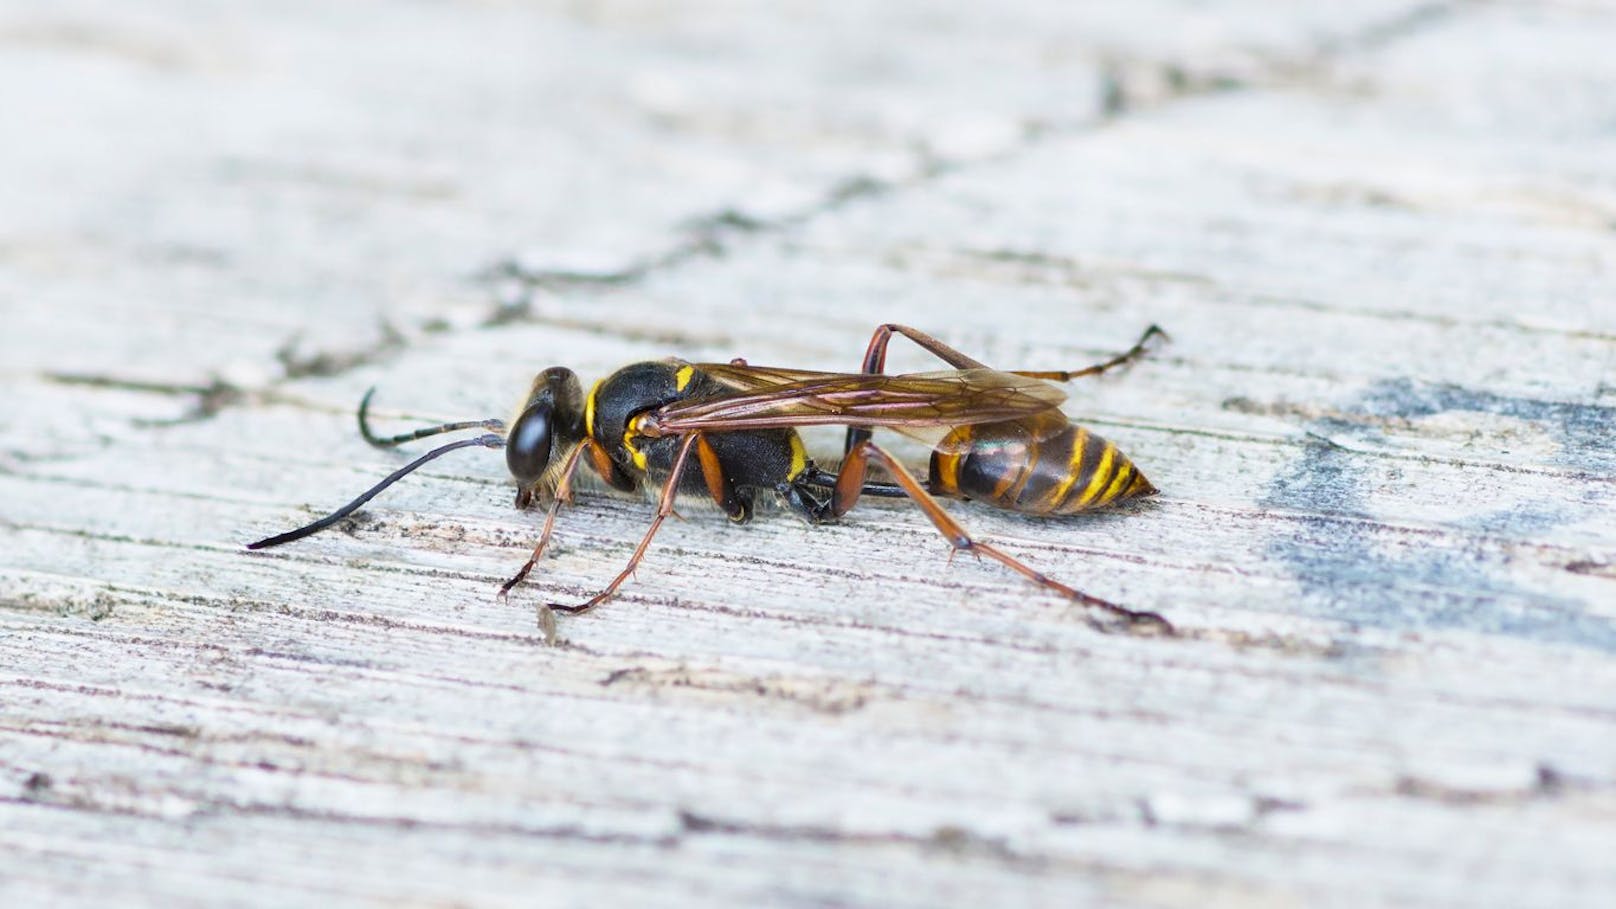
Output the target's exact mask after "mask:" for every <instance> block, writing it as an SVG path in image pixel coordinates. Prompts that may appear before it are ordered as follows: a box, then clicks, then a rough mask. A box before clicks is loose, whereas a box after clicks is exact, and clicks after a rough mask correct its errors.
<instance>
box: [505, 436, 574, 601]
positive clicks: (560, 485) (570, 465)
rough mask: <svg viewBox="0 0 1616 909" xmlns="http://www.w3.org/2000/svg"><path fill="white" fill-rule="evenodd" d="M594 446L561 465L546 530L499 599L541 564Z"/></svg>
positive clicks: (547, 515) (545, 524) (508, 593)
mask: <svg viewBox="0 0 1616 909" xmlns="http://www.w3.org/2000/svg"><path fill="white" fill-rule="evenodd" d="M594 444H597V443H596V442H594V441H593V440H589V441H586V442H585V443H584V444H582V445H579V446H578V447H577V448H574V449H573V450H572V454H570V455H568V456H567V460H566V462H565V463H563V464H562V465H561V479H560V480H558V481H557V482H556V489H555V499H554V501H552V502H551V503H550V511H549V513H548V514H546V515H545V516H544V529H543V530H541V531H539V542H538V543H537V544H536V545H534V547H533V554H532V555H530V556H528V557H527V562H525V563H524V564H523V565H522V570H521V571H518V572H517V573H516V574H515V575H514V576H512V577H511V579H510V580H508V581H506V582H505V583H503V584H501V585H499V594H498V596H499V597H501V598H504V597H506V596H509V595H510V592H511V588H513V587H515V586H516V585H517V584H520V583H522V581H524V580H526V579H527V576H528V572H531V571H532V570H533V566H534V565H537V564H538V563H539V557H540V556H542V555H544V547H546V546H548V545H550V534H551V532H552V531H554V530H555V520H556V513H557V512H559V511H561V505H562V503H563V502H570V501H572V476H573V474H575V473H577V472H578V466H579V465H581V464H582V463H583V462H584V457H583V455H584V449H586V448H588V447H589V446H590V445H594ZM523 492H527V490H523Z"/></svg>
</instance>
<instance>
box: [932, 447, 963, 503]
mask: <svg viewBox="0 0 1616 909" xmlns="http://www.w3.org/2000/svg"><path fill="white" fill-rule="evenodd" d="M959 468H960V456H959V455H957V454H953V453H945V452H938V453H937V474H938V476H937V481H938V484H939V487H940V489H941V491H942V492H945V493H948V494H949V495H958V494H959Z"/></svg>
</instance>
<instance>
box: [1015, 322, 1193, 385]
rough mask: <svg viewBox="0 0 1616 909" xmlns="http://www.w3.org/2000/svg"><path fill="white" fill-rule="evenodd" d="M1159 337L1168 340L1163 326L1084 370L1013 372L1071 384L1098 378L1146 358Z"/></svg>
mask: <svg viewBox="0 0 1616 909" xmlns="http://www.w3.org/2000/svg"><path fill="white" fill-rule="evenodd" d="M1158 337H1159V338H1166V337H1167V332H1165V331H1162V330H1161V326H1159V325H1152V326H1150V327H1149V328H1147V329H1145V333H1144V334H1142V335H1140V336H1139V340H1138V341H1135V342H1134V345H1133V346H1132V347H1130V348H1128V349H1127V350H1125V351H1123V352H1122V353H1119V354H1117V355H1116V356H1114V357H1112V358H1111V359H1109V360H1106V361H1105V362H1103V363H1096V364H1094V365H1093V366H1085V367H1083V368H1082V369H1070V370H1068V369H1054V370H1048V371H1039V370H1032V369H1013V370H1011V372H1013V373H1015V374H1016V375H1018V376H1026V377H1027V378H1029V379H1044V380H1046V381H1050V382H1070V381H1072V380H1073V379H1076V378H1080V377H1082V376H1097V375H1099V374H1100V373H1102V372H1105V371H1106V370H1108V369H1115V368H1117V367H1118V366H1121V365H1123V364H1124V363H1131V362H1132V361H1134V360H1137V359H1139V358H1140V357H1142V356H1144V355H1145V350H1146V347H1145V345H1147V344H1149V343H1150V339H1151V338H1158Z"/></svg>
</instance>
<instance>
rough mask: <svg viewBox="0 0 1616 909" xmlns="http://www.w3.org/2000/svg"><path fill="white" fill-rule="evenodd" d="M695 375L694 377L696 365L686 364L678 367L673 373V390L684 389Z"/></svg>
mask: <svg viewBox="0 0 1616 909" xmlns="http://www.w3.org/2000/svg"><path fill="white" fill-rule="evenodd" d="M695 377H696V367H694V366H688V365H687V366H681V367H679V371H678V372H676V373H674V374H673V387H674V390H675V391H684V390H685V386H686V385H689V384H690V380H691V379H693V378H695Z"/></svg>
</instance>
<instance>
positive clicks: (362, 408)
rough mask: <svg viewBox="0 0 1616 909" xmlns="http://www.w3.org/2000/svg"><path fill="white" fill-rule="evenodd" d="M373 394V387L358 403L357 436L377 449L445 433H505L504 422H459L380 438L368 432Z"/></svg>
mask: <svg viewBox="0 0 1616 909" xmlns="http://www.w3.org/2000/svg"><path fill="white" fill-rule="evenodd" d="M375 393H376V388H375V386H371V389H370V391H367V392H365V396H364V397H363V398H361V399H360V401H359V434H360V435H362V436H364V437H365V441H366V442H369V443H370V444H372V445H374V446H376V447H377V448H392V447H393V446H395V445H403V444H404V443H405V442H413V441H415V440H416V439H424V438H426V437H427V436H435V435H438V434H439V433H445V432H457V431H459V430H462V429H492V430H494V431H495V432H504V431H505V421H504V420H495V419H487V420H461V421H460V422H458V423H444V424H443V425H442V426H429V427H427V428H426V429H417V430H415V431H414V432H401V433H399V434H398V435H396V436H387V437H386V438H382V437H380V436H377V435H376V434H374V433H372V432H371V431H370V420H369V418H368V415H369V412H370V397H371V395H374V394H375Z"/></svg>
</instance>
